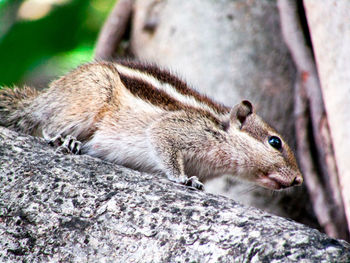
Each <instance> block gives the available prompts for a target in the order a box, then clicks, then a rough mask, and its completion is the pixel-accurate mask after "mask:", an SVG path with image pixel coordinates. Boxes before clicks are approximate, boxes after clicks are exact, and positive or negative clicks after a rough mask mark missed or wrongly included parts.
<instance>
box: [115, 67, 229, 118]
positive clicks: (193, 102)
mask: <svg viewBox="0 0 350 263" xmlns="http://www.w3.org/2000/svg"><path fill="white" fill-rule="evenodd" d="M129 63H130V64H131V65H132V66H133V67H129V66H128V65H126V62H123V63H122V64H119V63H118V64H115V65H116V68H117V71H118V72H119V75H120V76H121V80H122V82H124V84H126V85H127V88H128V89H132V90H130V91H131V92H132V93H134V94H135V95H137V96H140V97H143V98H144V99H146V100H148V101H150V102H151V103H152V104H155V105H162V106H163V107H164V106H166V103H169V104H171V105H168V106H167V107H166V109H167V110H178V109H184V108H195V109H197V110H200V111H206V112H208V113H209V114H211V115H213V116H217V117H220V116H221V115H224V114H226V113H228V111H229V109H228V108H226V107H224V106H222V105H220V104H218V103H215V102H213V101H212V100H210V99H209V98H207V97H205V96H203V95H201V94H199V93H198V92H196V91H195V90H193V89H191V88H189V87H188V86H187V85H186V84H185V83H184V82H183V81H182V80H180V79H178V78H177V77H175V76H173V75H172V74H170V73H169V72H167V71H165V70H160V69H158V68H157V67H155V66H148V65H145V64H141V63H133V62H129ZM131 82H133V84H134V85H131ZM127 83H128V84H127ZM136 89H140V90H136Z"/></svg>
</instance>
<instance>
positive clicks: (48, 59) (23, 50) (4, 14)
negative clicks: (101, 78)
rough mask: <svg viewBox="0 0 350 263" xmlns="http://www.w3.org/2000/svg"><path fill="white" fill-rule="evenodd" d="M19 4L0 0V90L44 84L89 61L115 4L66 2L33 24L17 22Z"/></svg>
mask: <svg viewBox="0 0 350 263" xmlns="http://www.w3.org/2000/svg"><path fill="white" fill-rule="evenodd" d="M23 2H24V1H19V0H0V86H1V85H12V84H17V85H18V84H22V83H28V82H29V84H30V83H31V82H34V83H36V82H38V81H37V79H41V80H44V81H43V82H45V81H46V80H47V79H48V78H51V77H53V76H57V75H60V74H63V73H64V72H66V71H67V70H69V69H71V68H73V67H75V66H76V65H78V64H81V63H83V62H87V61H90V60H91V59H92V56H93V50H94V45H95V42H96V39H97V36H98V32H99V30H100V28H101V26H102V24H103V22H104V20H105V18H106V17H107V15H108V13H109V11H110V10H111V8H112V6H113V5H114V2H115V1H114V0H71V1H66V2H65V4H61V5H53V6H52V8H51V11H50V12H48V13H47V14H46V15H45V16H43V17H41V18H40V19H36V20H23V19H22V20H21V19H18V11H19V9H20V6H21V5H22V4H23ZM33 8H34V7H33ZM39 82H40V81H39Z"/></svg>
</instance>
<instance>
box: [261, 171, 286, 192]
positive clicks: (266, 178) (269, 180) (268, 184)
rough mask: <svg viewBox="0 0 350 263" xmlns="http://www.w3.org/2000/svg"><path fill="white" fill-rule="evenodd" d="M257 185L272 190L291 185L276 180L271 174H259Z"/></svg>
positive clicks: (278, 179) (276, 177)
mask: <svg viewBox="0 0 350 263" xmlns="http://www.w3.org/2000/svg"><path fill="white" fill-rule="evenodd" d="M257 183H258V184H259V185H261V186H263V187H265V188H268V189H272V190H281V189H284V188H287V187H289V186H290V185H291V184H290V183H289V182H286V181H285V180H283V179H280V178H278V175H276V176H274V175H273V174H260V175H259V177H258V178H257Z"/></svg>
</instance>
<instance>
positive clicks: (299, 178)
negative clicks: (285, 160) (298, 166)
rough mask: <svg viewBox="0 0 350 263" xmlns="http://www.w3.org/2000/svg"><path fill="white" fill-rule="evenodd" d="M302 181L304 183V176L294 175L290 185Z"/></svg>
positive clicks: (299, 183) (298, 183)
mask: <svg viewBox="0 0 350 263" xmlns="http://www.w3.org/2000/svg"><path fill="white" fill-rule="evenodd" d="M302 183H303V177H301V176H296V177H294V179H293V181H292V183H291V185H290V186H295V185H301V184H302Z"/></svg>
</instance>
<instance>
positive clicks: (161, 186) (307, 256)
mask: <svg viewBox="0 0 350 263" xmlns="http://www.w3.org/2000/svg"><path fill="white" fill-rule="evenodd" d="M0 236H1V238H0V262H349V260H350V245H349V244H348V243H346V242H345V241H341V240H335V239H332V238H329V237H327V236H326V235H324V234H321V233H320V232H318V231H317V230H313V229H310V228H308V227H306V226H304V225H301V224H298V223H295V222H293V221H290V220H286V219H283V218H280V217H277V216H272V215H269V214H267V213H264V212H262V211H261V210H257V209H254V208H249V207H245V206H242V205H240V204H237V203H236V202H234V201H233V200H229V199H227V198H225V197H221V196H215V195H212V194H208V193H205V192H200V191H196V190H191V189H189V188H186V187H184V186H181V185H178V184H175V183H172V182H170V181H168V180H167V179H165V178H162V177H161V176H156V175H149V174H143V173H139V172H136V171H132V170H129V169H127V168H123V167H120V166H116V165H113V164H111V163H107V162H103V161H100V160H98V159H94V158H91V157H89V156H73V155H63V154H59V153H55V151H54V149H52V148H50V147H49V146H47V145H46V144H45V142H44V141H43V140H42V139H39V138H33V137H30V136H26V135H20V134H17V133H15V132H13V131H10V130H8V129H5V128H0Z"/></svg>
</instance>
